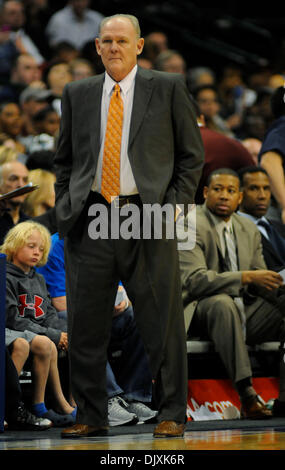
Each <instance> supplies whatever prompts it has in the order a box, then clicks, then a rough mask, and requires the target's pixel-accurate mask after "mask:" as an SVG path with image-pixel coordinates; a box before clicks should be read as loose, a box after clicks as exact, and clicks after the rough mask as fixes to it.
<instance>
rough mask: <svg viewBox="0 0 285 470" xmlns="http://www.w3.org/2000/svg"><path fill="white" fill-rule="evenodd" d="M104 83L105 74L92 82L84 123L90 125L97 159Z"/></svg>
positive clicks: (93, 148)
mask: <svg viewBox="0 0 285 470" xmlns="http://www.w3.org/2000/svg"><path fill="white" fill-rule="evenodd" d="M96 78H97V77H96ZM103 83H104V74H102V75H101V76H99V77H98V79H97V80H94V82H92V83H90V86H89V89H88V92H87V93H86V96H85V101H86V103H85V105H86V123H82V125H84V124H86V125H88V126H89V133H90V141H91V150H92V153H93V156H94V158H95V160H96V161H97V159H98V155H99V150H100V126H101V100H102V91H103ZM98 129H99V132H98Z"/></svg>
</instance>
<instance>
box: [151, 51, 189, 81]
mask: <svg viewBox="0 0 285 470" xmlns="http://www.w3.org/2000/svg"><path fill="white" fill-rule="evenodd" d="M153 68H154V69H155V70H161V71H163V72H171V73H181V74H182V75H184V74H185V73H186V62H185V59H184V57H183V56H182V55H181V54H180V53H179V52H177V51H175V50H172V49H168V50H166V51H163V52H160V54H159V55H158V56H157V57H156V59H155V61H154V67H153Z"/></svg>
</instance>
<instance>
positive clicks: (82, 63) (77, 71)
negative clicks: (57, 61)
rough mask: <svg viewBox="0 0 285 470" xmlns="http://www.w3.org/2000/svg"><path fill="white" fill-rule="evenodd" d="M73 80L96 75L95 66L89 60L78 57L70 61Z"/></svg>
mask: <svg viewBox="0 0 285 470" xmlns="http://www.w3.org/2000/svg"><path fill="white" fill-rule="evenodd" d="M69 68H70V72H71V75H72V80H73V81H76V80H82V79H83V78H87V77H92V76H93V75H95V68H94V67H93V64H91V62H89V60H86V59H83V58H78V59H75V60H72V61H71V62H70V63H69Z"/></svg>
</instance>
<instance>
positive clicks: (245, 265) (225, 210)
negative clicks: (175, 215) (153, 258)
mask: <svg viewBox="0 0 285 470" xmlns="http://www.w3.org/2000/svg"><path fill="white" fill-rule="evenodd" d="M204 196H205V204H204V205H203V206H200V207H199V208H198V209H197V214H196V216H197V217H196V227H197V229H196V244H195V247H194V248H193V249H191V250H188V249H185V250H180V251H179V257H180V266H181V280H182V292H183V301H184V315H185V327H186V330H187V333H188V335H189V336H191V335H192V336H198V337H200V338H203V339H205V338H207V339H210V340H211V341H212V342H213V343H214V346H215V350H216V351H217V352H218V353H219V355H220V357H221V359H222V361H223V363H224V365H225V368H226V370H227V372H228V375H229V377H230V379H231V380H232V383H233V385H234V387H235V388H236V390H237V392H238V394H239V397H240V401H241V416H242V417H243V418H250V419H263V418H269V417H270V416H271V415H272V414H273V416H285V375H284V372H285V370H284V366H283V361H284V349H281V351H280V383H279V396H278V399H276V400H275V401H274V405H273V409H272V412H271V410H269V409H267V408H266V406H265V405H264V403H263V402H261V401H260V399H259V397H258V396H257V394H256V391H255V390H254V388H253V386H252V370H251V364H250V359H249V355H248V350H247V347H246V344H248V345H255V344H259V343H262V342H265V341H280V342H281V344H282V347H283V343H284V340H285V324H284V312H283V305H284V301H285V297H284V289H282V287H281V286H282V285H283V279H282V277H281V276H280V275H279V274H278V273H276V272H275V271H271V270H268V269H267V267H266V265H265V262H264V258H263V256H262V248H261V240H260V233H259V231H258V229H257V228H256V226H255V225H254V223H253V222H251V221H250V220H248V219H247V218H246V217H241V216H239V215H237V214H235V211H236V209H237V207H238V205H239V204H240V202H241V200H242V193H241V192H240V186H239V177H238V175H237V174H236V173H235V172H233V171H232V170H230V169H223V168H221V169H219V170H216V171H214V172H213V173H212V174H211V175H210V177H209V181H208V184H207V186H205V189H204ZM191 216H192V212H189V214H188V215H187V217H186V220H185V223H186V225H187V224H188V223H189V224H191ZM221 332H222V334H221Z"/></svg>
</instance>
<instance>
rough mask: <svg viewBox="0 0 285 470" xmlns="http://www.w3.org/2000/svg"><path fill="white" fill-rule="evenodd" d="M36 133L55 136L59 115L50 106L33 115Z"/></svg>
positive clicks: (57, 129)
mask: <svg viewBox="0 0 285 470" xmlns="http://www.w3.org/2000/svg"><path fill="white" fill-rule="evenodd" d="M33 123H34V127H35V131H36V135H41V134H47V135H49V136H52V137H55V136H56V135H57V134H58V131H59V125H60V117H59V115H58V113H57V112H56V110H55V109H54V108H53V107H52V106H47V107H46V108H44V109H42V110H40V111H38V112H37V113H36V114H35V115H34V116H33Z"/></svg>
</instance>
